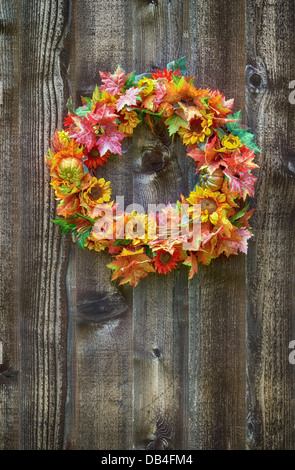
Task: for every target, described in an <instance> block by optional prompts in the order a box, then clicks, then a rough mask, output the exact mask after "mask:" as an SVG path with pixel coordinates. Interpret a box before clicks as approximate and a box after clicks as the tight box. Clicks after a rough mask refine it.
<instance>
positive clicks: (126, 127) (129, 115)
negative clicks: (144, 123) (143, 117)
mask: <svg viewBox="0 0 295 470" xmlns="http://www.w3.org/2000/svg"><path fill="white" fill-rule="evenodd" d="M121 117H122V118H123V121H121V122H120V124H119V127H118V130H119V131H120V132H123V133H124V134H126V135H128V136H131V135H132V134H133V129H134V128H135V127H136V126H137V125H138V124H139V123H140V120H139V119H138V118H137V113H136V111H127V109H122V111H121Z"/></svg>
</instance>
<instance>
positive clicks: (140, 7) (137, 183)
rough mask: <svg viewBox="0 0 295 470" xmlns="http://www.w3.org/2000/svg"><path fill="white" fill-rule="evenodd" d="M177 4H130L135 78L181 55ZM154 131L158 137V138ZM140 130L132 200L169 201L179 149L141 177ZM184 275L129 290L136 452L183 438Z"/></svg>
mask: <svg viewBox="0 0 295 470" xmlns="http://www.w3.org/2000/svg"><path fill="white" fill-rule="evenodd" d="M188 8H189V6H188V4H185V3H183V2H177V1H166V0H163V1H157V2H141V1H135V2H134V7H133V18H134V33H133V34H134V38H135V41H134V61H135V66H136V67H135V68H136V70H137V73H144V72H150V71H154V70H156V69H157V68H163V67H166V65H167V63H168V62H170V61H171V60H175V59H177V58H180V57H181V56H183V55H185V54H186V53H187V55H188V56H189V53H188V51H187V50H185V49H184V48H183V45H182V44H183V43H182V38H183V36H184V34H185V31H184V23H183V21H184V20H183V18H184V11H185V10H187V9H188ZM160 133H161V132H160ZM148 134H149V131H148V129H147V128H141V130H138V131H137V132H136V133H134V139H133V140H134V147H135V153H134V155H133V158H134V159H135V162H136V164H135V165H136V167H137V166H139V168H140V170H139V172H135V173H134V176H133V193H134V202H136V203H138V204H141V205H142V206H143V207H144V208H145V209H146V210H147V208H148V204H152V203H154V204H167V203H168V202H171V203H175V202H176V201H177V199H179V198H180V194H181V193H182V194H184V195H188V179H189V177H188V174H189V171H191V172H192V173H194V170H193V169H192V167H190V168H189V166H190V165H189V163H190V162H189V161H188V159H187V158H186V156H185V155H186V151H185V148H184V146H183V145H182V144H181V142H180V141H179V140H178V139H177V138H176V139H175V141H174V143H173V144H172V143H171V142H170V143H166V144H165V145H166V146H167V147H168V148H169V151H170V159H169V162H168V164H167V166H166V167H165V168H163V169H161V170H160V171H157V172H151V173H150V172H149V171H145V170H146V169H145V168H144V164H143V161H144V159H143V158H142V157H143V149H144V147H145V146H147V145H149V147H151V148H152V147H155V146H157V145H158V143H159V142H158V141H159V140H161V139H159V138H158V134H157V133H156V136H157V137H156V138H154V141H153V139H152V138H151V139H150V138H149V135H148ZM187 276H188V272H187V269H186V268H185V267H183V268H182V269H181V270H180V271H177V272H174V273H170V274H169V275H168V276H165V275H160V274H151V275H150V276H148V278H146V279H144V280H142V281H141V282H140V284H139V285H138V286H137V287H136V288H135V289H134V291H133V332H134V333H133V334H134V355H135V357H134V359H135V362H134V417H135V419H134V423H135V424H134V446H135V448H136V449H143V448H149V449H150V448H151V449H165V448H173V449H184V448H185V446H186V439H187V430H186V428H187V398H188V397H187V386H186V381H187V335H188V304H187V302H188V291H187V282H188V281H187Z"/></svg>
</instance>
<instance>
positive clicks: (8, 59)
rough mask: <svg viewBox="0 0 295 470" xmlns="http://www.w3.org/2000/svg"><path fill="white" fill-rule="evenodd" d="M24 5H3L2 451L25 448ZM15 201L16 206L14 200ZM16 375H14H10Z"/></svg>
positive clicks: (0, 77)
mask: <svg viewBox="0 0 295 470" xmlns="http://www.w3.org/2000/svg"><path fill="white" fill-rule="evenodd" d="M18 40H19V37H18V5H17V2H16V1H13V2H11V1H3V2H1V3H0V51H1V52H0V119H1V126H0V141H1V172H0V178H1V188H2V191H1V204H0V217H1V221H2V223H1V226H0V258H1V260H2V262H1V271H0V325H1V331H0V341H1V345H2V355H1V356H2V357H1V358H0V448H1V449H2V450H3V449H17V448H18V445H19V412H18V402H19V387H18V383H17V380H16V378H15V377H13V375H11V376H9V375H7V373H8V372H7V371H8V370H9V369H10V371H11V370H17V369H18V368H19V355H18V339H19V335H18V320H19V316H18V312H19V309H18V286H19V271H18V269H17V266H18V255H19V234H20V232H19V227H18V216H19V207H18V200H19V197H20V193H19V188H18V181H19V169H18V168H19V165H20V159H19V143H18V142H19V123H18V103H19V90H18V81H17V77H18V60H19V54H18ZM12 201H13V202H12ZM10 373H12V372H10Z"/></svg>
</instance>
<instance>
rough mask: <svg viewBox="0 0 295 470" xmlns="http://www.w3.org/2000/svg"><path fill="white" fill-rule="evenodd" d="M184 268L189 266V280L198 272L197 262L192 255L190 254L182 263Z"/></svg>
mask: <svg viewBox="0 0 295 470" xmlns="http://www.w3.org/2000/svg"><path fill="white" fill-rule="evenodd" d="M183 264H185V265H186V266H190V267H191V269H190V271H189V276H188V278H189V279H191V278H192V277H193V276H194V275H195V274H197V272H198V260H197V257H196V255H195V254H194V253H192V252H191V253H190V255H189V256H188V257H187V259H186V260H185V261H184V262H183Z"/></svg>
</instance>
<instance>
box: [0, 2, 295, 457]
mask: <svg viewBox="0 0 295 470" xmlns="http://www.w3.org/2000/svg"><path fill="white" fill-rule="evenodd" d="M0 31H1V35H0V72H1V77H0V80H1V83H0V87H1V88H0V117H1V126H0V135H1V172H0V181H1V182H0V187H1V197H2V203H1V208H0V213H1V219H0V220H1V227H0V236H1V248H0V250H1V278H0V279H1V284H0V298H1V301H0V341H2V346H3V361H2V362H3V363H2V364H1V365H0V372H1V374H0V448H1V449H83V450H86V449H108V450H111V449H117V450H123V449H145V448H149V449H161V448H162V449H164V448H169V449H187V450H190V449H295V433H294V425H295V390H294V383H295V381H294V371H295V366H292V365H291V364H290V363H289V361H288V356H289V353H290V349H289V343H290V341H291V340H293V339H295V321H294V302H295V298H294V287H295V284H294V279H295V277H294V276H295V272H294V253H295V243H294V240H295V238H294V221H295V206H294V203H295V179H294V173H295V127H294V118H295V105H292V104H291V103H290V102H289V100H288V96H289V93H290V91H291V90H290V89H289V82H290V81H292V80H294V79H295V54H294V51H295V5H294V1H293V0H247V1H243V0H206V1H202V0H152V1H149V0H108V1H104V0H83V1H82V0H76V1H71V0H43V1H38V0H0ZM184 55H185V56H186V58H187V65H188V72H189V74H191V75H195V76H196V77H197V78H196V84H198V85H199V86H200V87H210V88H213V89H215V88H218V89H220V90H221V91H223V92H224V94H225V95H226V97H227V98H232V97H234V98H235V110H238V109H240V108H241V109H242V111H243V116H244V120H245V121H244V122H245V123H247V124H248V125H249V126H251V128H252V130H253V132H254V133H255V139H256V142H257V143H258V145H259V147H260V148H261V150H262V151H261V154H259V155H258V157H257V162H258V164H259V165H260V170H259V171H256V172H255V173H256V175H257V176H258V181H257V185H256V198H255V200H253V201H251V205H252V207H256V209H257V210H256V213H255V215H254V216H253V218H252V219H251V220H252V227H253V228H254V232H255V238H253V240H251V242H250V246H249V254H248V256H247V257H246V256H244V255H240V256H237V257H232V258H230V259H219V260H216V261H214V262H213V263H212V265H211V266H210V267H209V268H207V267H203V268H202V267H201V268H200V271H199V274H198V277H197V278H195V279H193V280H191V281H189V282H188V280H187V273H188V269H187V268H186V267H183V268H182V269H181V270H178V271H176V272H175V273H173V274H172V275H170V276H167V277H165V276H163V277H161V276H159V275H150V276H149V277H148V278H146V279H144V280H143V281H141V283H140V284H139V285H138V287H136V288H135V289H133V288H130V287H124V288H118V287H117V285H116V284H115V283H110V277H111V272H110V270H109V269H108V268H106V267H105V264H106V262H107V260H108V258H107V256H106V255H101V254H97V255H96V254H95V253H93V252H86V251H85V252H83V250H81V249H79V248H77V247H76V246H74V245H73V244H72V242H71V239H70V236H61V231H60V229H59V227H56V226H55V225H54V224H52V223H51V222H50V219H52V218H54V217H55V207H56V206H55V204H56V202H55V199H54V194H53V190H52V189H51V187H50V186H49V181H50V178H49V172H48V168H47V167H46V166H45V163H44V154H45V153H46V152H47V149H48V145H49V140H50V138H51V137H52V135H53V133H54V131H55V128H56V127H58V128H61V126H62V123H63V117H64V115H65V111H66V109H65V103H66V100H67V98H68V96H69V95H72V96H73V97H74V99H75V102H76V105H79V104H80V95H82V96H89V95H90V94H91V93H92V90H93V88H94V86H95V84H96V83H99V74H98V72H99V71H100V70H102V71H111V72H112V71H114V69H115V68H116V66H117V65H118V64H120V65H121V66H122V67H123V68H124V69H125V70H126V71H128V72H129V71H130V72H131V71H133V70H136V71H137V73H143V72H147V71H153V70H155V69H156V68H160V67H164V66H165V65H166V64H167V63H168V62H170V61H172V60H174V59H177V58H180V57H182V56H184ZM143 138H149V137H148V134H146V136H145V137H144V136H143ZM138 139H139V136H135V137H134V142H133V150H132V152H131V155H127V156H125V157H122V158H121V159H118V160H117V163H116V164H113V163H112V164H111V165H106V167H105V175H106V177H110V176H111V179H112V181H113V187H115V188H116V191H117V194H120V195H124V196H125V198H126V200H127V201H128V202H132V201H133V200H134V201H136V202H140V203H143V204H147V203H148V202H167V201H168V200H171V201H174V200H176V198H177V197H178V196H179V194H180V192H184V194H185V193H186V192H187V191H188V188H189V187H190V181H191V176H189V175H191V173H190V172H189V167H188V166H187V165H188V163H187V162H186V161H185V158H184V155H183V148H182V146H181V145H180V144H179V142H176V143H175V145H174V147H173V152H172V154H173V155H174V156H175V158H174V160H172V161H171V162H170V165H169V167H168V171H165V172H163V173H161V172H160V173H159V174H158V175H157V174H153V175H151V174H149V171H146V172H144V171H143V172H138V171H137V170H136V168H138V164H139V165H140V163H141V162H140V158H141V155H140V149H139V146H138ZM134 162H135V164H134ZM147 170H148V169H147Z"/></svg>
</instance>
